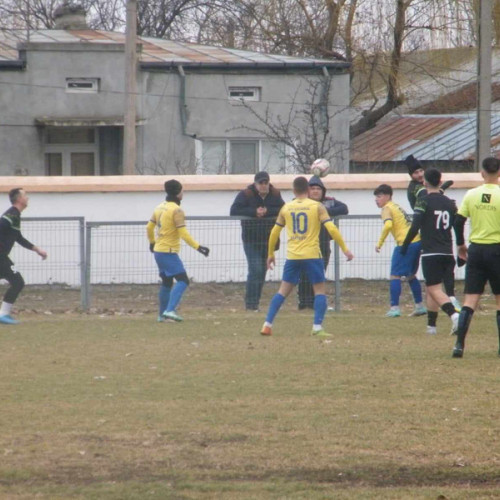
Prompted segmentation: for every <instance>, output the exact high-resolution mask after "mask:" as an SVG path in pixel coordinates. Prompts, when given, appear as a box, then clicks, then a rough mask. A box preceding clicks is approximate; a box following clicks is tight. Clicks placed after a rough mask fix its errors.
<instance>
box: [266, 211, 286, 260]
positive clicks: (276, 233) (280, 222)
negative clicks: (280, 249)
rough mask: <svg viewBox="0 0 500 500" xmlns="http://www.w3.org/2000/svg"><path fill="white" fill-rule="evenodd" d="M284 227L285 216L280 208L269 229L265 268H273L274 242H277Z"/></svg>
mask: <svg viewBox="0 0 500 500" xmlns="http://www.w3.org/2000/svg"><path fill="white" fill-rule="evenodd" d="M284 227H285V216H284V215H283V211H282V210H280V213H279V214H278V217H277V219H276V222H275V224H274V226H273V228H272V230H271V234H270V235H269V241H268V242H267V268H268V269H273V267H274V261H275V259H274V249H275V248H276V244H277V243H278V239H279V237H280V233H281V231H282V230H283V228H284Z"/></svg>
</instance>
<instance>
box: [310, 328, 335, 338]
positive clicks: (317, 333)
mask: <svg viewBox="0 0 500 500" xmlns="http://www.w3.org/2000/svg"><path fill="white" fill-rule="evenodd" d="M311 335H312V336H313V337H317V338H319V339H326V338H328V337H331V336H332V335H331V334H330V333H326V332H325V330H323V329H321V330H313V331H312V332H311Z"/></svg>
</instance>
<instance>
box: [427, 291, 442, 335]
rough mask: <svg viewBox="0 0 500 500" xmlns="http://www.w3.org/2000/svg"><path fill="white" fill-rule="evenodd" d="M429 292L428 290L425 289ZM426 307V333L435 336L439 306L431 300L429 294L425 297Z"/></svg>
mask: <svg viewBox="0 0 500 500" xmlns="http://www.w3.org/2000/svg"><path fill="white" fill-rule="evenodd" d="M427 292H429V289H427ZM426 306H427V333H428V334H429V335H436V333H437V329H436V321H437V317H438V311H439V305H438V304H437V302H436V301H435V300H434V299H433V298H432V295H431V294H430V293H427V296H426Z"/></svg>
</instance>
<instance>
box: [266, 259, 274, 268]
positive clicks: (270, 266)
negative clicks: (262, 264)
mask: <svg viewBox="0 0 500 500" xmlns="http://www.w3.org/2000/svg"><path fill="white" fill-rule="evenodd" d="M275 263H276V261H275V260H274V257H268V258H267V268H268V269H271V270H272V269H274V264H275Z"/></svg>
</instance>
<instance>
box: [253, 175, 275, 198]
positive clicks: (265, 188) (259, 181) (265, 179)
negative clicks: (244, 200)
mask: <svg viewBox="0 0 500 500" xmlns="http://www.w3.org/2000/svg"><path fill="white" fill-rule="evenodd" d="M270 180H271V179H270V178H269V174H268V173H267V172H264V171H262V172H257V173H256V174H255V176H254V178H253V183H254V186H255V189H256V190H257V192H258V193H259V194H263V195H266V194H267V193H269V182H270Z"/></svg>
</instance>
